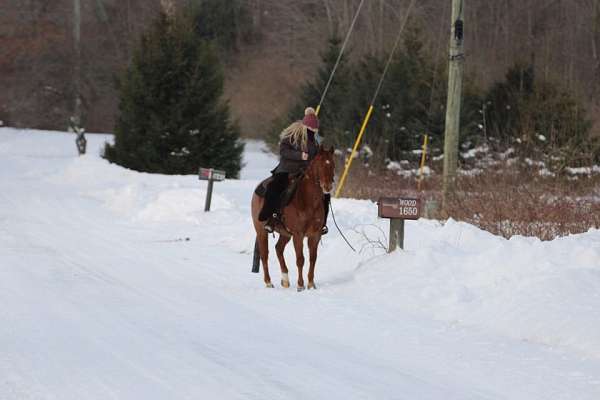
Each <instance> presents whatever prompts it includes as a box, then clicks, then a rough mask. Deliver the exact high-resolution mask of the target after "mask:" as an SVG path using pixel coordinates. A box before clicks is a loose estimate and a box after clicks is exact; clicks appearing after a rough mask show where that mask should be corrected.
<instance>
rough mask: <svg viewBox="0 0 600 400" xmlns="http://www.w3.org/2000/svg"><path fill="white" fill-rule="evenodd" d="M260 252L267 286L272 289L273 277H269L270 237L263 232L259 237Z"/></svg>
mask: <svg viewBox="0 0 600 400" xmlns="http://www.w3.org/2000/svg"><path fill="white" fill-rule="evenodd" d="M257 240H258V250H259V252H260V259H261V261H262V265H263V272H264V279H265V285H266V286H267V287H268V288H272V287H273V284H272V283H271V276H270V275H269V236H268V235H267V233H266V232H264V233H263V232H261V233H259V234H258V236H257Z"/></svg>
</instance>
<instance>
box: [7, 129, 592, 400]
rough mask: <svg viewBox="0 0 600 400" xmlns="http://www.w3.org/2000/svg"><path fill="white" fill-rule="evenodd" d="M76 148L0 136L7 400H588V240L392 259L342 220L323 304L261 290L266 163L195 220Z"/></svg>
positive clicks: (372, 229) (150, 184)
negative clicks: (258, 204)
mask: <svg viewBox="0 0 600 400" xmlns="http://www.w3.org/2000/svg"><path fill="white" fill-rule="evenodd" d="M88 140H89V143H88V147H89V154H88V155H86V156H83V157H77V156H76V155H75V154H76V148H75V143H74V137H73V136H72V135H70V134H66V133H58V132H52V133H49V132H40V131H17V130H14V129H8V128H3V129H0V182H1V183H2V187H1V191H0V399H2V400H23V399H58V400H67V399H73V400H81V399H102V400H106V399H410V400H414V399H527V400H530V399H544V400H547V399H582V400H583V399H594V400H597V399H599V398H600V231H590V232H588V233H585V234H582V235H575V236H571V237H566V238H562V239H557V240H554V241H552V242H540V241H538V240H536V239H531V238H523V237H515V238H513V239H511V240H505V239H502V238H499V237H495V236H492V235H490V234H488V233H486V232H483V231H480V230H478V229H477V228H475V227H473V226H470V225H467V224H463V223H457V222H453V221H450V222H448V223H446V224H441V223H439V222H437V221H429V220H420V221H418V222H412V221H411V222H407V232H406V235H407V236H406V251H397V252H395V253H394V254H391V255H387V254H385V253H384V252H383V251H382V250H381V249H380V248H378V247H377V246H368V245H367V246H363V245H365V244H366V242H365V238H364V236H363V234H362V233H364V234H366V235H367V236H368V237H369V238H370V239H371V240H382V241H385V239H384V238H383V235H382V231H385V230H386V229H387V222H386V221H384V220H378V219H377V217H376V215H377V212H376V206H375V205H374V204H373V203H371V202H368V201H356V200H335V201H334V203H333V205H334V208H335V211H336V217H337V219H338V222H339V223H340V225H341V228H342V229H343V230H344V231H346V233H347V234H348V237H349V240H350V241H351V242H352V243H353V244H354V245H355V246H356V247H358V248H363V247H364V249H363V251H362V253H360V254H355V253H352V252H351V251H350V250H349V249H348V247H346V245H345V243H344V242H343V240H342V239H341V237H340V236H339V234H338V233H337V232H336V230H335V228H333V226H332V224H330V226H331V227H332V228H333V229H331V234H330V235H328V236H326V237H325V239H324V242H323V245H322V246H320V253H319V260H318V263H317V271H316V283H317V285H318V287H319V289H318V290H317V291H305V292H302V293H297V292H296V291H295V290H294V289H293V288H292V289H283V288H280V287H277V288H275V289H266V288H264V285H263V283H262V275H255V274H251V273H250V267H251V261H252V254H251V251H252V249H253V242H254V234H253V230H252V228H251V221H250V218H249V203H250V197H251V193H252V190H253V188H254V186H255V185H256V183H257V181H258V179H260V178H262V177H263V176H264V175H266V174H267V173H268V170H269V169H270V168H272V167H273V166H274V164H275V162H276V160H275V159H274V158H273V156H272V155H269V154H267V153H265V152H263V151H262V148H263V146H262V144H261V143H259V142H249V143H248V145H247V147H246V154H245V163H246V166H245V168H244V170H243V172H242V174H241V176H242V180H239V181H229V180H228V181H225V182H221V183H217V184H215V196H214V198H213V207H212V208H213V211H211V212H210V213H204V212H203V207H204V196H205V187H206V184H205V182H200V181H199V180H198V179H197V177H196V176H161V175H151V174H143V173H137V172H133V171H129V170H126V169H123V168H120V167H118V166H115V165H110V164H108V163H107V162H106V161H104V160H103V159H101V158H100V157H99V156H98V154H99V149H100V148H101V146H102V143H103V142H104V141H105V140H109V136H102V135H88ZM186 238H189V240H186ZM287 258H288V262H289V264H290V265H291V266H293V265H294V256H293V251H292V250H291V248H290V252H289V253H288V254H287ZM278 269H279V268H278V266H277V263H276V260H275V257H274V253H271V270H272V276H273V278H274V280H275V281H278V278H279V272H278ZM290 272H291V278H292V280H295V275H296V274H295V272H296V271H295V268H291V269H290Z"/></svg>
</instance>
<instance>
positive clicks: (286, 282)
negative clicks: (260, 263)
mask: <svg viewBox="0 0 600 400" xmlns="http://www.w3.org/2000/svg"><path fill="white" fill-rule="evenodd" d="M290 239H291V238H290V237H289V236H285V235H279V240H278V241H277V244H276V245H275V250H276V252H277V258H278V259H279V266H280V267H281V286H283V287H284V288H289V287H290V276H289V275H288V268H287V265H286V263H285V257H284V256H283V251H284V250H285V246H286V245H287V244H288V243H289V241H290Z"/></svg>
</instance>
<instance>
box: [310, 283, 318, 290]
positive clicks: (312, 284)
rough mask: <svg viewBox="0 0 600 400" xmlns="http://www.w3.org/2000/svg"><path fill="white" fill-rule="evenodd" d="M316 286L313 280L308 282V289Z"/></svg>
mask: <svg viewBox="0 0 600 400" xmlns="http://www.w3.org/2000/svg"><path fill="white" fill-rule="evenodd" d="M316 288H317V286H316V285H315V284H314V282H310V283H309V284H308V290H310V289H316Z"/></svg>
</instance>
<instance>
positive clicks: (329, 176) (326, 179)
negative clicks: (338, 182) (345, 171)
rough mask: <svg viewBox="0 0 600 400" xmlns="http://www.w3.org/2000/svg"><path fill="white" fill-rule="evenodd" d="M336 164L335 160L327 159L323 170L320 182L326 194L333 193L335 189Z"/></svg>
mask: <svg viewBox="0 0 600 400" xmlns="http://www.w3.org/2000/svg"><path fill="white" fill-rule="evenodd" d="M334 167H335V165H334V163H333V159H325V162H324V163H323V168H322V169H321V173H320V175H321V176H320V177H319V181H320V183H321V190H322V191H323V193H325V194H329V193H331V190H332V188H333V175H334Z"/></svg>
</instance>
